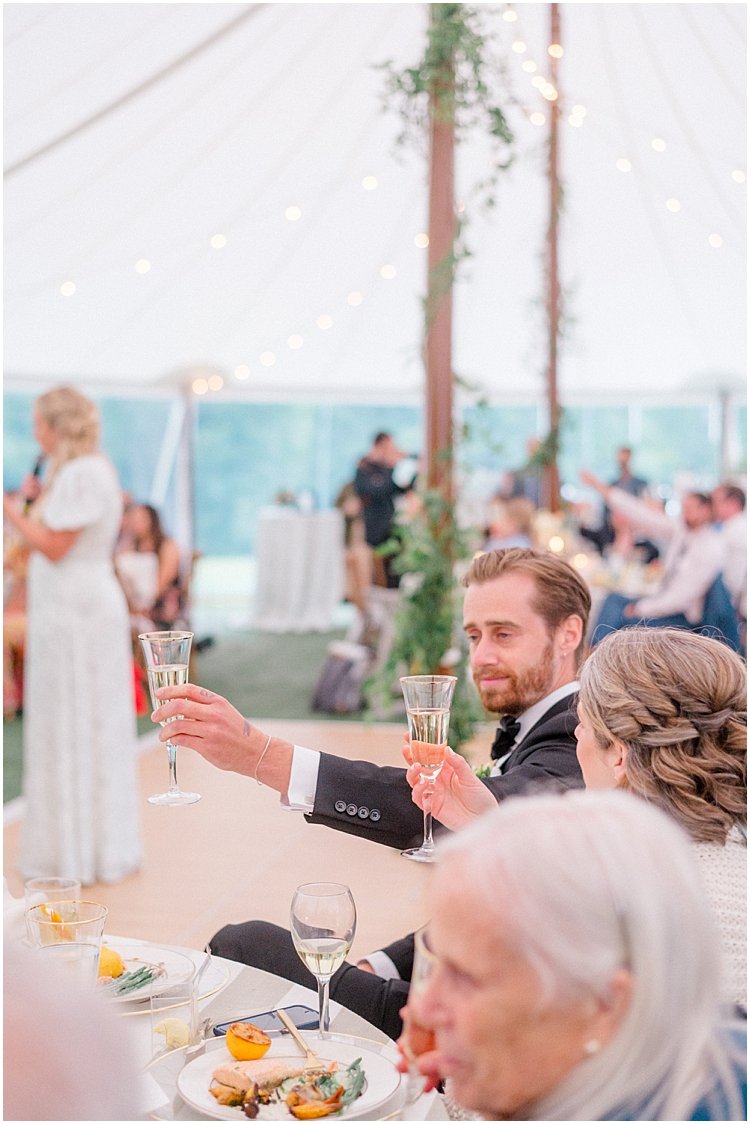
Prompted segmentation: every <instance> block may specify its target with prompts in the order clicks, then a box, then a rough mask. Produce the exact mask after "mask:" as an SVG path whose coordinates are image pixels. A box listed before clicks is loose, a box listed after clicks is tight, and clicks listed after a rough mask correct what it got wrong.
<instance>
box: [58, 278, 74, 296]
mask: <svg viewBox="0 0 750 1124" xmlns="http://www.w3.org/2000/svg"><path fill="white" fill-rule="evenodd" d="M75 291H76V287H75V282H73V281H63V283H62V285H61V286H60V292H61V293H62V295H63V296H64V297H72V296H73V293H74V292H75Z"/></svg>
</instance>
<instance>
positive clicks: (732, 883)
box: [693, 827, 747, 1010]
mask: <svg viewBox="0 0 750 1124" xmlns="http://www.w3.org/2000/svg"><path fill="white" fill-rule="evenodd" d="M693 852H694V854H695V857H696V859H697V860H698V865H699V867H700V870H701V875H702V877H703V884H704V886H705V889H706V894H707V896H708V900H709V901H710V903H711V907H712V909H713V911H714V915H715V917H716V920H717V921H718V924H719V932H720V933H721V945H722V950H723V953H724V987H723V994H724V998H725V999H726V1000H727V1001H728V1002H731V1003H738V1004H739V1005H740V1006H741V1007H742V1008H743V1010H747V845H746V842H745V839H744V837H743V835H742V833H741V832H740V830H739V828H737V827H733V828H732V830H731V831H730V832H729V835H728V836H727V840H726V843H725V844H724V846H723V847H722V846H721V844H720V843H694V844H693Z"/></svg>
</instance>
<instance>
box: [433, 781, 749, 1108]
mask: <svg viewBox="0 0 750 1124" xmlns="http://www.w3.org/2000/svg"><path fill="white" fill-rule="evenodd" d="M440 862H441V866H443V865H445V866H447V867H448V871H447V874H448V875H449V876H450V877H454V876H455V872H454V869H453V868H454V867H455V866H456V865H457V866H458V867H459V868H460V877H461V880H462V881H463V882H464V883H468V884H473V885H475V886H476V887H477V890H478V892H480V893H481V894H482V901H483V909H485V910H486V911H487V913H488V914H489V916H490V917H492V916H493V914H494V915H495V916H496V917H497V921H498V926H499V927H502V931H503V935H504V939H507V938H508V932H509V931H510V939H511V941H515V942H517V944H516V948H517V951H518V952H519V954H520V955H522V956H523V957H524V958H525V959H526V960H527V961H528V963H529V964H530V965H531V967H532V968H533V969H534V970H535V971H536V973H537V975H538V978H539V980H540V982H541V984H542V987H543V994H544V998H545V1001H552V1000H553V999H554V1000H557V1001H562V1002H565V1001H566V1000H570V1001H571V1002H572V1001H574V1000H576V999H579V998H583V997H586V996H593V997H596V998H597V999H600V1000H603V1001H605V1002H606V1001H607V999H608V997H609V995H610V985H611V982H612V980H613V977H614V975H615V973H617V972H618V970H620V969H623V968H624V969H627V970H628V971H629V972H631V973H632V977H633V993H632V998H631V1001H630V1005H629V1007H628V1010H627V1012H626V1014H625V1015H624V1017H623V1020H622V1022H621V1024H620V1026H619V1028H618V1030H617V1031H616V1033H615V1035H614V1036H613V1038H612V1040H611V1041H610V1042H609V1043H608V1044H607V1045H606V1046H605V1047H604V1048H603V1049H602V1050H601V1051H600V1052H599V1053H597V1054H594V1055H593V1056H591V1057H587V1058H586V1059H585V1060H583V1061H581V1062H580V1063H579V1064H578V1065H577V1066H576V1067H575V1068H574V1069H573V1071H572V1072H571V1073H570V1074H569V1075H568V1076H567V1077H566V1078H565V1079H564V1080H563V1081H562V1082H561V1083H560V1084H559V1085H558V1087H557V1088H556V1089H555V1090H553V1092H552V1093H550V1094H549V1095H548V1096H547V1097H545V1098H544V1100H543V1101H541V1102H539V1103H538V1104H537V1105H536V1106H535V1108H534V1114H533V1117H532V1118H533V1119H539V1120H606V1119H616V1120H622V1119H628V1120H685V1119H688V1118H689V1115H688V1112H689V1110H690V1109H691V1108H692V1107H693V1106H694V1105H695V1104H696V1102H697V1101H698V1100H699V1099H700V1098H701V1097H702V1096H704V1095H705V1094H707V1093H709V1092H710V1091H711V1086H712V1085H713V1083H714V1082H715V1079H716V1074H717V1072H718V1073H719V1074H720V1075H721V1076H722V1077H723V1079H724V1080H723V1082H722V1084H723V1085H724V1086H725V1088H724V1089H723V1092H724V1093H725V1095H726V1096H727V1097H728V1098H729V1100H730V1103H731V1102H732V1100H733V1091H732V1082H731V1078H730V1074H729V1066H728V1064H727V1062H726V1060H725V1059H726V1048H725V1047H722V1046H721V1045H720V1044H719V1040H718V1037H717V1022H718V1019H719V1003H720V971H721V965H720V951H719V950H720V941H719V935H718V932H717V929H716V927H715V923H714V921H713V917H712V914H711V909H710V906H709V903H708V900H707V898H706V896H705V893H704V891H703V887H702V884H701V878H700V873H699V871H698V868H697V866H696V865H695V861H694V858H693V855H692V853H691V846H690V842H689V840H688V837H687V836H686V835H685V834H684V833H683V831H682V829H681V828H680V827H678V826H677V824H676V823H674V822H673V821H672V820H670V819H669V818H668V817H667V816H666V815H665V814H664V813H663V812H662V811H660V810H659V809H658V808H656V807H654V806H652V805H650V804H648V803H647V802H646V801H644V800H641V799H639V798H637V797H635V796H632V795H629V794H625V793H620V792H603V791H601V792H571V793H566V794H565V795H557V794H555V795H552V794H550V795H539V796H525V797H523V798H521V799H510V800H507V801H504V802H503V804H502V805H501V806H500V807H499V808H497V809H496V810H494V811H493V812H492V813H489V814H488V815H486V816H483V817H482V818H481V819H480V820H479V821H478V822H477V823H475V824H474V825H472V827H470V828H468V829H467V830H465V831H462V832H459V833H458V834H457V835H456V836H454V837H452V838H451V839H450V840H448V841H447V842H446V843H445V844H443V845H442V846H441V848H440ZM488 883H489V884H490V885H491V887H492V892H491V893H487V886H488ZM734 1107H736V1109H737V1115H736V1116H735V1115H732V1117H731V1118H732V1119H744V1110H743V1109H742V1106H741V1105H740V1104H739V1103H738V1104H737V1105H736V1106H735V1105H733V1108H734ZM618 1113H620V1115H617V1114H618ZM622 1113H625V1114H626V1115H624V1116H623V1115H622ZM724 1118H725V1117H723V1116H722V1119H724Z"/></svg>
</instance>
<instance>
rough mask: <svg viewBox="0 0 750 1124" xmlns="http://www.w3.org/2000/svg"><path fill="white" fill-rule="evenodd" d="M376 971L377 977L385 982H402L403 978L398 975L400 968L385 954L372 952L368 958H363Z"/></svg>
mask: <svg viewBox="0 0 750 1124" xmlns="http://www.w3.org/2000/svg"><path fill="white" fill-rule="evenodd" d="M362 959H363V960H366V961H367V963H368V964H369V965H371V967H372V968H373V969H374V971H375V975H376V976H380V977H381V979H384V980H400V979H401V976H400V975H399V974H398V968H397V967H396V965H395V964H394V963H393V961H392V960H391V958H390V956H388V954H387V953H385V952H380V951H378V952H370V953H368V955H367V956H363V957H362Z"/></svg>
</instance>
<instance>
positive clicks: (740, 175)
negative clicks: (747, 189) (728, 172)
mask: <svg viewBox="0 0 750 1124" xmlns="http://www.w3.org/2000/svg"><path fill="white" fill-rule="evenodd" d="M732 179H733V180H734V182H735V183H744V182H745V173H744V172H743V171H742V168H735V169H734V171H733V172H732Z"/></svg>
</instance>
